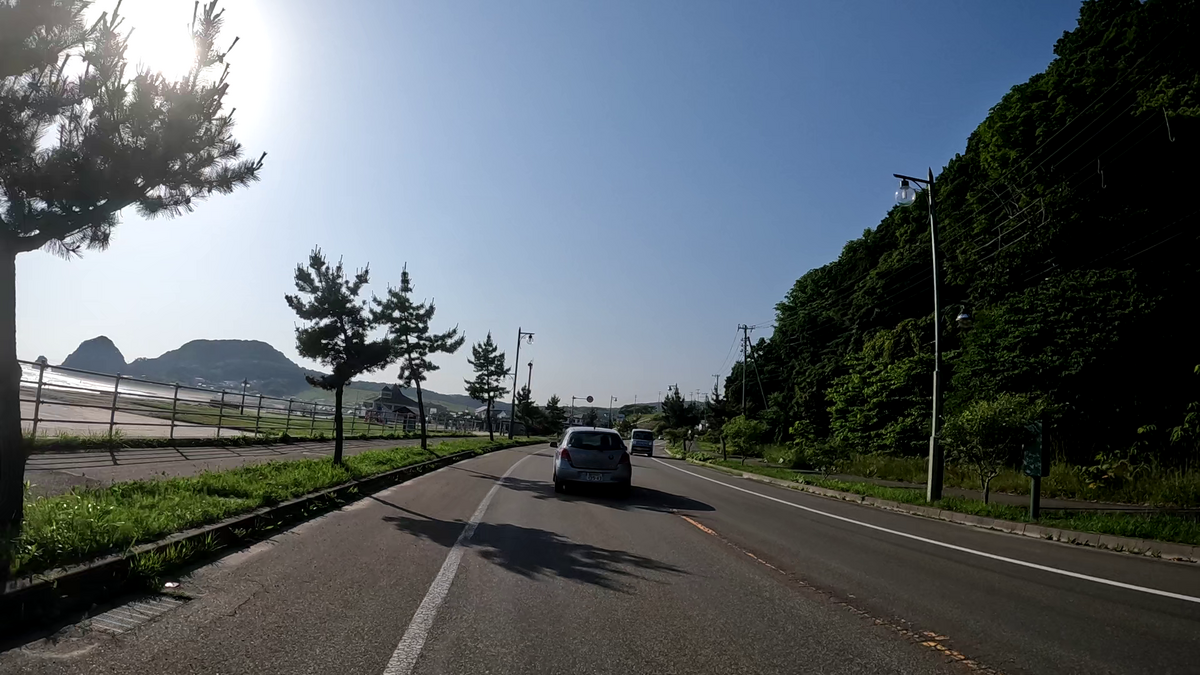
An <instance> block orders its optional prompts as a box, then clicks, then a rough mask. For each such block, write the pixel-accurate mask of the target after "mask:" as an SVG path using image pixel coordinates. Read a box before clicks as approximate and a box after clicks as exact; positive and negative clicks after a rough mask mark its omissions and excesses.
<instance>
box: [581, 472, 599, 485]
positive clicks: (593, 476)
mask: <svg viewBox="0 0 1200 675" xmlns="http://www.w3.org/2000/svg"><path fill="white" fill-rule="evenodd" d="M583 479H584V480H586V481H589V482H592V483H599V482H602V481H603V480H604V474H602V473H585V474H583Z"/></svg>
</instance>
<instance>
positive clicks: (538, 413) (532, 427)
mask: <svg viewBox="0 0 1200 675" xmlns="http://www.w3.org/2000/svg"><path fill="white" fill-rule="evenodd" d="M513 416H514V417H515V418H516V419H519V420H521V423H522V424H524V425H525V435H526V436H531V435H533V432H534V431H537V432H539V433H540V432H541V430H542V428H544V427H545V426H546V413H544V412H543V411H542V409H541V408H539V407H537V405H536V404H535V403H534V402H533V392H532V391H530V390H529V387H528V386H525V387H521V389H520V390H519V391H518V392H517V407H516V412H514V413H513Z"/></svg>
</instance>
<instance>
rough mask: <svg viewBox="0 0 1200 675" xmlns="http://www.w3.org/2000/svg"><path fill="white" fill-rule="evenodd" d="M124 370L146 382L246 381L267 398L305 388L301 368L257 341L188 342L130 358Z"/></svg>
mask: <svg viewBox="0 0 1200 675" xmlns="http://www.w3.org/2000/svg"><path fill="white" fill-rule="evenodd" d="M128 371H129V374H130V375H133V376H135V377H140V378H144V379H147V380H157V381H159V382H181V383H189V384H190V383H199V384H205V385H209V386H213V387H221V386H225V387H226V388H229V387H233V388H237V387H240V386H241V383H242V381H243V380H246V381H249V383H250V385H253V387H254V390H255V391H258V392H261V393H263V394H266V395H268V396H287V395H288V394H291V393H294V392H295V391H297V390H298V389H300V388H301V387H304V386H307V384H306V382H305V381H304V369H303V368H301V367H300V366H298V365H296V364H295V363H293V362H292V360H291V359H289V358H288V357H286V356H284V355H283V352H281V351H279V350H278V349H275V348H274V347H272V346H271V345H269V344H267V343H265V342H261V341H259V340H192V341H191V342H188V343H186V344H184V345H183V346H182V347H180V348H179V349H173V350H171V351H169V352H167V353H165V354H163V355H162V356H159V357H158V358H153V359H147V358H140V359H134V361H133V363H131V364H129V368H128Z"/></svg>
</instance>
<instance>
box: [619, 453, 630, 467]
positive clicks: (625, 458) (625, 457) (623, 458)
mask: <svg viewBox="0 0 1200 675" xmlns="http://www.w3.org/2000/svg"><path fill="white" fill-rule="evenodd" d="M628 463H629V453H628V452H622V453H621V459H620V460H618V461H617V464H628Z"/></svg>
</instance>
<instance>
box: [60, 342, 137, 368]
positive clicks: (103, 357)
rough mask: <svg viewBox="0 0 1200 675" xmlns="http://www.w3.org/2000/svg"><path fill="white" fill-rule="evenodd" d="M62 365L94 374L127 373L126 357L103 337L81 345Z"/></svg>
mask: <svg viewBox="0 0 1200 675" xmlns="http://www.w3.org/2000/svg"><path fill="white" fill-rule="evenodd" d="M62 365H63V366H65V367H67V368H77V369H79V370H90V371H92V372H94V373H124V372H127V368H126V363H125V356H124V355H123V354H121V350H120V349H117V346H116V345H115V344H113V341H112V340H110V339H108V338H107V337H106V336H104V335H101V336H98V337H94V338H92V339H91V340H84V341H83V342H81V343H79V346H78V347H76V348H75V351H73V352H71V355H70V356H68V357H67V360H66V361H63V362H62Z"/></svg>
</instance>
